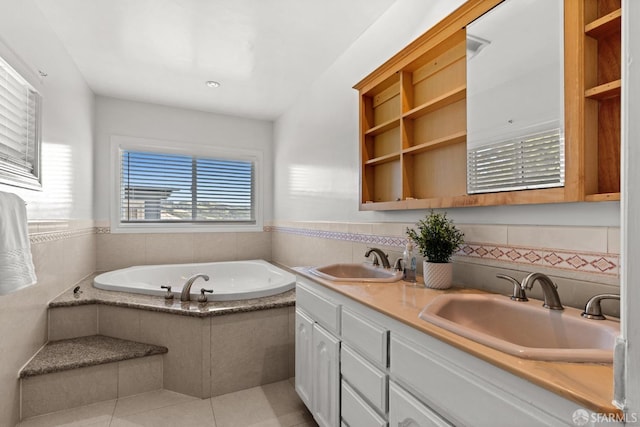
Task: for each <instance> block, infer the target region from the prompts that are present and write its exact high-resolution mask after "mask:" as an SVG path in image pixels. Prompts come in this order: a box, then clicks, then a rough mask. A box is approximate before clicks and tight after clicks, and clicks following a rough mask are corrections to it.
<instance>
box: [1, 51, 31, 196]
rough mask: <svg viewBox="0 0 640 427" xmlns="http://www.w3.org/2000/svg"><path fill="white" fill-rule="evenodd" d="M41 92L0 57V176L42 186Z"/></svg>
mask: <svg viewBox="0 0 640 427" xmlns="http://www.w3.org/2000/svg"><path fill="white" fill-rule="evenodd" d="M39 122H40V95H39V94H38V92H36V91H35V90H34V89H33V88H32V87H31V85H30V84H29V83H28V82H27V81H26V80H24V79H23V78H22V77H21V76H20V75H19V74H18V73H17V72H16V71H15V70H14V69H13V68H12V67H11V66H10V65H9V64H7V63H6V62H5V61H4V60H3V59H1V58H0V178H2V180H3V182H5V183H9V184H13V185H21V184H28V185H21V186H33V185H36V186H39V178H40V176H39V175H40V171H39V147H40V123H39Z"/></svg>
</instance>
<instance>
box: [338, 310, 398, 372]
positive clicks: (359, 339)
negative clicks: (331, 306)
mask: <svg viewBox="0 0 640 427" xmlns="http://www.w3.org/2000/svg"><path fill="white" fill-rule="evenodd" d="M342 340H343V341H345V342H347V343H349V344H351V345H352V346H353V347H355V348H357V349H358V350H359V351H360V352H361V353H362V354H363V355H365V356H366V357H368V358H369V359H371V360H372V361H373V362H375V363H377V364H378V365H380V366H381V367H383V368H386V367H387V353H388V351H387V348H388V347H387V346H388V342H389V331H388V330H386V329H385V328H383V327H382V326H379V325H377V324H376V323H374V322H372V321H370V320H369V319H366V318H365V317H363V316H361V315H359V314H356V313H354V312H353V311H351V310H348V309H343V311H342Z"/></svg>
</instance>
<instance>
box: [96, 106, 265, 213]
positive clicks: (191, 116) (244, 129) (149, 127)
mask: <svg viewBox="0 0 640 427" xmlns="http://www.w3.org/2000/svg"><path fill="white" fill-rule="evenodd" d="M111 135H121V136H134V137H139V138H149V139H158V140H165V141H175V142H176V143H177V144H179V143H181V142H183V143H189V144H203V145H212V146H217V147H231V148H245V149H256V150H261V151H262V152H263V156H264V157H263V161H264V166H263V168H264V178H265V181H264V183H263V189H264V192H263V194H264V207H263V208H264V211H263V212H264V219H265V220H270V219H271V217H272V212H273V208H272V203H273V190H272V182H273V178H272V166H271V165H272V162H273V160H272V149H273V147H272V146H273V143H272V135H273V125H272V122H270V121H264V120H255V119H245V118H240V117H233V116H225V115H221V114H213V113H205V112H201V111H195V110H186V109H182V108H173V107H165V106H161V105H154V104H145V103H141V102H134V101H125V100H120V99H115V98H108V97H103V96H98V97H96V133H95V136H96V144H95V152H96V161H95V219H96V220H98V221H107V220H108V219H109V209H110V208H109V206H110V203H109V202H110V201H109V194H110V193H109V192H110V189H111V187H110V185H111V184H110V182H109V166H110V162H109V156H110V152H109V147H110V138H111Z"/></svg>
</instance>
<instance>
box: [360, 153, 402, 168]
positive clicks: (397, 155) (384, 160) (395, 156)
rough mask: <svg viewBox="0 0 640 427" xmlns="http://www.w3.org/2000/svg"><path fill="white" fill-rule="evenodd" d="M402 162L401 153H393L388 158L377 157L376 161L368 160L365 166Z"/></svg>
mask: <svg viewBox="0 0 640 427" xmlns="http://www.w3.org/2000/svg"><path fill="white" fill-rule="evenodd" d="M396 160H400V153H391V154H387V155H386V156H380V157H376V158H375V159H371V160H367V161H366V162H365V163H364V164H365V165H367V166H375V165H381V164H383V163H388V162H393V161H396Z"/></svg>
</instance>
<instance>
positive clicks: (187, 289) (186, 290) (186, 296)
mask: <svg viewBox="0 0 640 427" xmlns="http://www.w3.org/2000/svg"><path fill="white" fill-rule="evenodd" d="M200 277H202V278H203V279H204V281H205V282H208V281H209V276H207V275H206V274H194V275H193V276H191V277H189V278H188V279H187V282H186V283H185V284H184V287H183V288H182V293H181V294H180V301H191V285H193V282H195V281H196V279H198V278H200Z"/></svg>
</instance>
